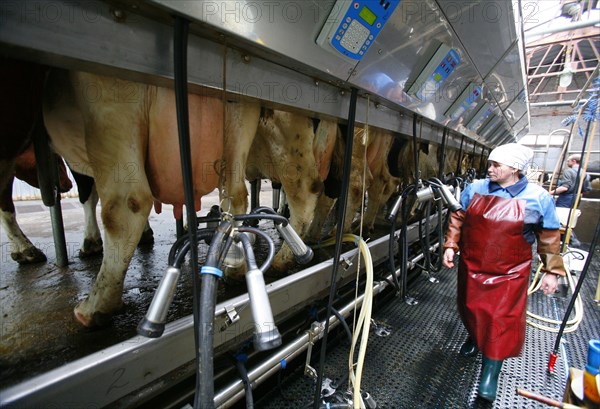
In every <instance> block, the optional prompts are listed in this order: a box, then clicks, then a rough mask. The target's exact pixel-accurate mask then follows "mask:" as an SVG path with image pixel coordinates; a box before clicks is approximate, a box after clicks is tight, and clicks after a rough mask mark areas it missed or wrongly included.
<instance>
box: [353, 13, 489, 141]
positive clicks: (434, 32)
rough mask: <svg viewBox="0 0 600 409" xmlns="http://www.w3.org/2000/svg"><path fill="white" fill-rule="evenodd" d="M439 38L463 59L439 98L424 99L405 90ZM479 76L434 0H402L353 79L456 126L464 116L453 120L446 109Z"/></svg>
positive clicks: (411, 108) (390, 98)
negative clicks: (447, 115) (413, 0)
mask: <svg viewBox="0 0 600 409" xmlns="http://www.w3.org/2000/svg"><path fill="white" fill-rule="evenodd" d="M439 42H441V43H444V44H446V45H447V46H449V47H451V48H454V49H455V50H456V51H457V52H458V53H459V55H460V58H461V62H460V65H459V66H458V67H457V68H456V69H455V71H454V72H453V73H452V74H451V75H450V77H449V78H448V79H447V80H446V81H445V82H444V84H443V86H442V88H441V89H440V90H439V91H438V92H437V94H436V96H435V97H433V98H432V100H431V101H428V102H421V101H419V100H418V99H417V98H415V97H413V96H411V95H409V94H407V90H408V87H409V86H410V84H411V82H413V81H414V79H415V78H416V77H417V75H418V74H419V72H420V71H421V69H422V68H423V67H424V66H425V64H426V63H427V61H428V59H429V57H430V54H429V53H430V52H431V50H432V47H433V46H435V45H436V44H437V43H439ZM481 80H482V79H481V78H480V77H478V74H477V70H476V69H475V67H474V66H473V63H472V62H471V61H470V60H469V58H468V55H467V54H466V52H465V51H464V49H463V48H462V45H461V42H460V40H459V39H458V38H457V37H456V36H455V35H454V33H453V30H452V28H451V27H450V25H449V24H448V23H447V22H446V21H445V20H444V18H443V15H442V14H441V12H440V10H439V9H438V8H437V5H436V4H435V2H432V1H423V2H411V1H402V2H401V3H400V5H399V6H398V8H397V9H396V11H395V13H394V14H393V15H392V17H391V18H390V20H389V21H388V23H387V25H386V26H385V28H384V30H383V31H382V32H381V34H380V35H379V37H377V39H376V41H375V44H374V45H373V46H372V47H371V50H370V51H369V53H367V54H366V55H365V57H364V58H363V60H362V61H361V62H360V63H359V64H358V66H357V68H356V71H355V73H354V74H353V76H352V77H351V78H350V82H351V83H353V84H356V85H357V86H358V87H361V88H363V89H366V90H368V91H371V92H373V93H375V94H377V95H381V96H383V97H384V98H386V99H387V100H389V101H391V102H393V103H396V104H398V105H400V106H402V107H405V108H407V109H409V110H411V111H413V112H417V113H419V114H420V115H423V116H424V117H426V118H429V119H431V120H434V121H436V122H437V123H440V124H443V125H446V126H448V127H449V128H451V129H455V130H457V129H459V126H460V125H461V124H462V121H464V119H463V120H462V121H460V120H459V121H455V122H451V121H448V120H447V119H446V118H445V117H444V113H445V112H446V110H447V109H448V108H449V107H450V105H452V103H453V102H454V100H455V99H456V98H457V97H458V96H459V95H460V93H461V92H462V91H463V90H464V89H465V88H466V87H467V86H468V85H469V83H470V82H471V81H474V82H479V83H481ZM461 131H462V130H461Z"/></svg>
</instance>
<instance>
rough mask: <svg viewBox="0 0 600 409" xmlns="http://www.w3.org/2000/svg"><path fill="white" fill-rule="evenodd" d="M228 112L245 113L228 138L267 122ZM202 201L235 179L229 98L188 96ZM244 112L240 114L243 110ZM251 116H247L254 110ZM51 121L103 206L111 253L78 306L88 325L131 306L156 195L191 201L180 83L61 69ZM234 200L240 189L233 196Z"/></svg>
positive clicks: (53, 87) (197, 196)
mask: <svg viewBox="0 0 600 409" xmlns="http://www.w3.org/2000/svg"><path fill="white" fill-rule="evenodd" d="M242 105H243V104H240V105H238V107H235V108H233V109H232V111H233V112H232V114H228V117H229V116H230V118H228V121H229V120H239V122H238V123H236V124H235V125H233V126H228V127H227V130H226V131H227V134H228V135H227V138H228V140H230V141H235V142H236V143H239V144H241V145H244V143H246V144H247V142H245V138H250V139H251V138H252V137H253V136H254V135H255V133H256V129H255V128H254V129H253V127H255V124H257V123H258V115H259V113H260V112H259V110H258V109H254V110H253V109H247V110H246V109H239V106H242ZM189 113H190V115H189V119H190V139H191V156H192V158H193V159H192V173H193V179H194V205H195V210H200V207H201V198H202V196H203V195H205V194H207V193H209V192H211V191H213V190H214V189H215V188H216V187H219V179H220V178H219V175H222V176H223V177H222V178H221V179H222V183H223V186H222V188H223V191H224V192H227V194H231V193H232V192H235V191H237V190H239V189H238V188H236V187H235V186H234V185H235V183H236V180H235V179H236V178H234V177H232V175H233V174H234V173H235V172H234V171H230V170H228V169H235V168H236V166H235V164H234V162H235V161H236V160H237V159H236V157H235V155H233V156H234V157H233V158H232V157H229V156H228V155H229V154H231V153H236V151H235V150H234V149H229V150H228V149H225V150H224V144H223V140H224V137H223V134H224V130H223V123H224V120H223V119H224V117H223V115H224V114H225V106H224V102H223V101H222V100H220V99H218V98H214V97H210V96H203V95H197V94H190V95H189ZM238 115H239V116H238ZM245 115H247V116H245ZM44 121H45V124H46V127H47V129H48V131H49V134H50V136H51V140H52V145H53V147H54V148H55V150H56V151H57V152H58V153H59V154H60V155H61V156H63V157H64V158H65V159H66V161H67V162H68V163H69V165H70V166H71V167H72V168H74V169H77V171H78V172H79V173H82V174H86V175H88V176H90V177H93V178H94V180H95V184H96V189H97V192H98V196H99V198H100V201H101V203H102V211H101V217H102V222H103V224H104V255H103V259H102V265H101V267H100V271H99V273H98V276H97V278H96V281H95V283H94V285H93V287H92V289H91V290H90V292H89V294H88V296H87V298H86V299H85V300H84V301H82V302H81V303H80V304H79V305H77V306H76V307H75V316H76V318H77V319H78V320H79V321H80V322H81V323H82V324H83V325H85V326H94V325H98V324H103V323H104V322H105V318H106V317H107V316H110V315H111V314H113V313H114V312H116V311H118V310H119V309H120V308H121V306H122V298H121V296H122V291H123V281H124V277H125V273H126V271H127V267H128V265H129V262H130V260H131V257H132V255H133V251H134V249H135V246H136V245H137V243H138V240H139V238H140V236H141V234H142V231H143V229H144V225H145V224H146V220H147V217H148V214H149V212H150V209H151V207H152V204H153V202H154V201H156V202H159V203H168V204H172V205H173V208H174V214H175V217H176V218H180V217H181V216H182V212H183V211H182V206H183V204H184V202H185V198H184V193H183V181H182V177H181V166H180V158H179V142H178V138H177V122H176V113H175V94H174V92H173V91H172V90H171V89H167V88H162V87H157V86H152V85H147V84H142V83H135V82H131V81H125V80H121V79H117V78H112V77H105V76H100V75H95V74H91V73H85V72H68V71H63V70H53V71H52V72H51V74H50V76H49V78H48V82H47V86H46V92H45V98H44ZM228 199H229V200H231V196H229V197H228Z"/></svg>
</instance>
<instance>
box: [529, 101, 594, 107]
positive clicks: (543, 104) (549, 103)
mask: <svg viewBox="0 0 600 409" xmlns="http://www.w3.org/2000/svg"><path fill="white" fill-rule="evenodd" d="M577 102H579V101H578V100H576V99H574V100H569V101H547V102H530V103H529V106H530V107H560V106H567V105H571V106H573V105H576V104H577ZM581 102H583V103H586V102H587V99H582V100H581Z"/></svg>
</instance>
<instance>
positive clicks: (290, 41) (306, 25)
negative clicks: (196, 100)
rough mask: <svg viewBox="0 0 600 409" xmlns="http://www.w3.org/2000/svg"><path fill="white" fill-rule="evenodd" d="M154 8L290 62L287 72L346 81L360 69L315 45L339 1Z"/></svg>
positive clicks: (167, 3) (172, 3)
mask: <svg viewBox="0 0 600 409" xmlns="http://www.w3.org/2000/svg"><path fill="white" fill-rule="evenodd" d="M149 2H150V3H152V4H155V5H158V6H160V7H163V8H165V9H167V10H169V11H172V12H176V13H177V14H181V15H184V16H186V17H189V18H190V19H191V20H192V21H200V22H202V23H205V24H209V25H211V26H213V27H214V28H215V29H218V30H219V31H221V32H223V33H225V34H227V35H231V36H233V37H237V38H238V39H242V40H245V41H249V42H252V43H254V44H255V45H257V46H260V47H264V48H266V49H268V50H269V51H271V52H274V53H277V54H279V55H281V56H285V58H286V66H287V67H291V68H293V67H295V66H298V67H300V66H309V67H312V68H316V69H318V70H320V71H322V72H326V73H328V74H331V75H333V76H335V77H337V78H339V79H340V80H343V81H345V80H347V79H348V77H349V76H350V72H351V71H352V70H353V69H354V67H355V65H356V63H350V62H348V61H347V60H345V59H343V58H341V57H337V56H336V55H334V54H332V53H329V52H328V51H326V50H324V49H323V48H321V47H320V46H318V45H317V44H316V43H315V39H316V38H317V36H318V34H319V31H320V30H321V27H322V26H323V23H324V22H325V20H326V19H327V16H328V15H329V12H330V11H331V9H332V8H333V5H334V1H333V0H328V1H314V0H303V1H294V0H280V1H269V0H237V1H189V0H188V1H186V0H150V1H149Z"/></svg>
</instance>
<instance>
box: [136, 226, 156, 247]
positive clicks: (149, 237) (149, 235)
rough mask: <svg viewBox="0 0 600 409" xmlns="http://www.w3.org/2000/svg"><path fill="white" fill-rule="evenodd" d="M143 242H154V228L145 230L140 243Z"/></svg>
mask: <svg viewBox="0 0 600 409" xmlns="http://www.w3.org/2000/svg"><path fill="white" fill-rule="evenodd" d="M142 244H154V231H152V229H148V230H144V232H143V233H142V237H140V241H139V243H138V245H142Z"/></svg>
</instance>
